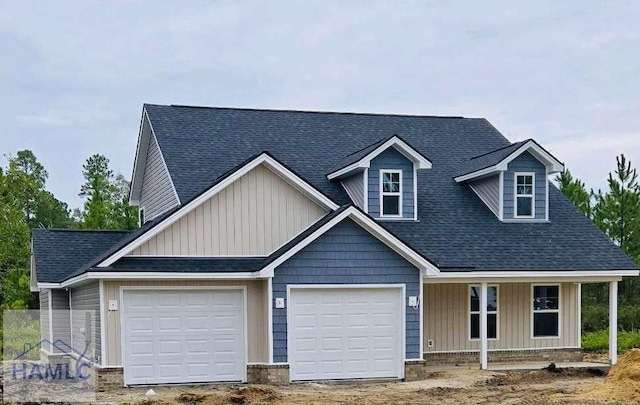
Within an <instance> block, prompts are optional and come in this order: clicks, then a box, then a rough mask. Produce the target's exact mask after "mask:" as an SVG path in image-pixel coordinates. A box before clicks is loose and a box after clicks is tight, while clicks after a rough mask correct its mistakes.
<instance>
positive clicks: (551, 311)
mask: <svg viewBox="0 0 640 405" xmlns="http://www.w3.org/2000/svg"><path fill="white" fill-rule="evenodd" d="M536 287H558V308H557V309H538V310H536V309H534V307H533V300H534V298H535V295H534V294H535V293H534V291H535V288H536ZM530 297H531V298H530V301H529V302H530V303H531V308H530V309H529V314H530V316H531V321H530V327H531V339H533V340H539V339H560V338H562V284H557V283H535V284H534V283H532V284H531V295H530ZM535 314H558V336H535V334H534V329H533V321H534V318H535Z"/></svg>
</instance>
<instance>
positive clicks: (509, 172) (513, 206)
mask: <svg viewBox="0 0 640 405" xmlns="http://www.w3.org/2000/svg"><path fill="white" fill-rule="evenodd" d="M563 168H564V165H563V164H562V163H561V162H560V161H558V159H556V158H555V157H554V156H553V155H551V154H550V153H549V152H548V151H546V150H545V149H544V148H543V147H542V146H540V145H539V144H538V143H537V142H536V141H534V140H533V139H528V140H526V141H522V142H518V143H514V144H511V145H509V146H506V147H504V148H500V149H496V150H493V151H490V152H488V153H484V154H482V155H478V156H475V157H472V158H471V159H469V160H467V161H465V162H464V163H463V169H462V171H461V174H460V175H458V176H456V177H455V178H454V179H455V181H456V182H458V183H466V184H468V185H469V187H470V188H471V189H472V190H473V191H474V192H475V193H476V194H477V195H478V197H479V198H480V199H481V200H482V201H483V202H484V203H485V204H486V205H487V207H488V208H489V209H490V210H491V211H492V212H493V213H494V214H495V215H496V216H497V217H498V219H500V220H501V221H503V222H532V221H538V222H539V221H543V222H545V221H548V220H549V175H551V174H553V173H558V172H561V171H562V170H563Z"/></svg>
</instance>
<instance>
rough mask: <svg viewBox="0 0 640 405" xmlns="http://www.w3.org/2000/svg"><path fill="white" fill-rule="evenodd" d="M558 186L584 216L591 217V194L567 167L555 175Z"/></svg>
mask: <svg viewBox="0 0 640 405" xmlns="http://www.w3.org/2000/svg"><path fill="white" fill-rule="evenodd" d="M556 181H557V182H558V188H559V189H560V191H562V193H564V195H566V196H567V197H569V199H570V200H571V201H572V202H573V203H574V204H575V206H576V207H578V209H579V210H580V211H581V212H582V213H583V214H584V215H586V216H588V217H591V213H592V209H591V194H590V193H589V192H588V191H587V188H586V187H585V184H584V183H583V182H582V181H580V179H578V178H575V179H574V178H573V175H571V172H570V171H569V169H564V170H563V171H562V172H561V173H560V174H558V175H557V176H556Z"/></svg>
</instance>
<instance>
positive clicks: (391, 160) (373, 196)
mask: <svg viewBox="0 0 640 405" xmlns="http://www.w3.org/2000/svg"><path fill="white" fill-rule="evenodd" d="M381 170H402V182H401V183H402V204H401V211H400V212H401V214H402V218H404V219H415V213H416V212H415V188H414V181H415V179H414V175H415V171H414V166H413V162H412V161H410V160H409V159H407V158H406V157H405V156H404V155H403V154H402V153H400V152H399V151H397V150H395V149H394V148H389V149H387V150H385V151H384V152H382V153H381V154H379V155H378V156H376V157H375V158H374V159H372V160H371V166H370V167H369V169H368V173H367V183H368V184H367V186H368V192H367V198H368V202H367V207H368V213H369V215H371V216H372V217H374V218H380V217H381V213H380V186H381V180H380V171H381Z"/></svg>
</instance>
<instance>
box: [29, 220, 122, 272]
mask: <svg viewBox="0 0 640 405" xmlns="http://www.w3.org/2000/svg"><path fill="white" fill-rule="evenodd" d="M128 234H130V232H127V231H104V230H102V231H88V230H77V229H33V230H31V238H32V240H33V250H34V251H33V254H34V257H35V264H36V276H37V278H38V282H40V283H57V282H60V281H62V280H64V279H66V278H67V276H68V275H69V274H71V273H74V272H81V271H83V270H84V269H86V268H87V267H88V266H91V264H92V262H93V260H95V259H96V258H97V257H98V256H99V255H101V254H103V253H104V252H105V251H106V250H108V249H109V248H110V247H111V246H113V245H114V244H115V243H117V242H118V241H119V240H121V239H122V238H124V237H127V235H128Z"/></svg>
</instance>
